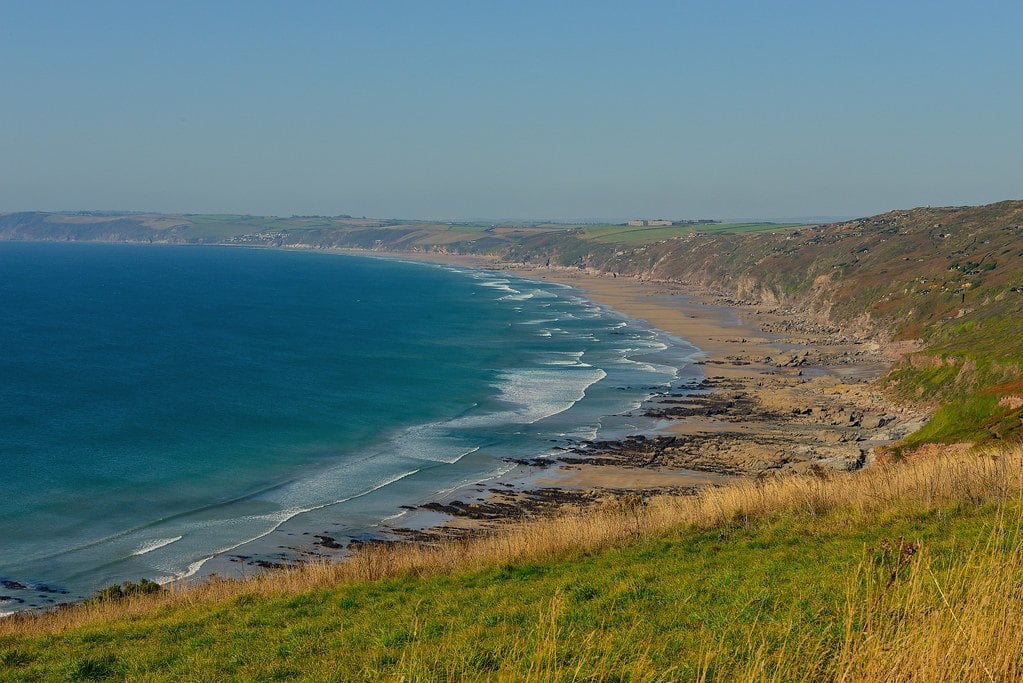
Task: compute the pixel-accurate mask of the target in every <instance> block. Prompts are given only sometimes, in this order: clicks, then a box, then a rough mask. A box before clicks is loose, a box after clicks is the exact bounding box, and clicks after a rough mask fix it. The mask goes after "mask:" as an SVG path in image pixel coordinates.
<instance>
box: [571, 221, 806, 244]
mask: <svg viewBox="0 0 1023 683" xmlns="http://www.w3.org/2000/svg"><path fill="white" fill-rule="evenodd" d="M800 227H804V226H803V225H802V224H799V223H706V224H700V225H672V226H664V227H627V226H621V225H603V226H591V227H587V228H584V229H583V235H584V237H586V238H587V239H590V240H593V241H595V242H599V243H602V244H648V243H652V242H660V241H661V240H666V239H671V238H673V237H680V236H683V235H690V234H693V233H697V232H700V233H707V234H716V233H751V232H780V231H786V230H794V229H797V228H800Z"/></svg>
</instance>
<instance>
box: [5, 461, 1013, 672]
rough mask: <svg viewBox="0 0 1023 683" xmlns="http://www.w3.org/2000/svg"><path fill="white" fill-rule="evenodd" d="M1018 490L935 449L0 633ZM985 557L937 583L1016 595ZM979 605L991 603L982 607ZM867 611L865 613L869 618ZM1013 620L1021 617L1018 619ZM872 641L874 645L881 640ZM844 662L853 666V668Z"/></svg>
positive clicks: (992, 471)
mask: <svg viewBox="0 0 1023 683" xmlns="http://www.w3.org/2000/svg"><path fill="white" fill-rule="evenodd" d="M1021 493H1023V448H1015V449H1010V450H1004V451H1000V452H999V451H988V452H984V453H979V454H978V453H962V452H959V453H953V454H950V455H948V456H942V455H936V456H930V457H924V458H919V459H912V460H910V461H909V462H903V463H897V464H885V465H879V466H875V467H871V468H867V469H865V470H862V471H859V472H855V473H851V474H838V473H836V474H832V475H830V476H826V475H822V476H814V475H807V476H790V477H777V478H768V479H762V480H759V481H747V482H742V483H736V484H732V485H729V486H725V487H721V488H716V489H708V490H705V491H703V492H702V493H700V494H699V495H696V496H689V497H671V496H665V497H658V498H653V499H651V500H649V501H646V502H645V503H642V504H629V503H628V502H626V503H624V504H619V505H616V506H613V507H607V508H603V509H599V510H593V509H587V510H582V511H578V512H574V513H567V514H564V515H562V516H559V517H557V518H553V519H542V520H535V521H531V522H527V523H523V524H517V525H509V526H508V527H507V528H504V529H502V530H500V531H499V532H496V533H492V534H489V535H486V536H481V537H477V538H471V539H466V540H459V541H450V542H444V543H441V544H438V545H434V546H421V545H400V546H387V547H370V548H366V549H364V550H361V551H360V552H358V553H356V554H355V555H354V556H353V557H351V558H350V559H348V560H347V561H345V562H340V563H332V564H311V565H306V566H303V567H301V568H297V569H289V570H279V571H274V572H271V573H268V574H264V575H260V576H256V577H252V578H250V579H246V580H241V581H229V580H220V581H208V582H205V583H202V584H199V585H196V586H187V587H178V588H175V589H173V590H171V591H168V592H166V593H164V594H160V595H155V596H141V597H136V598H131V599H127V600H123V601H116V602H100V603H92V604H86V605H81V606H77V607H75V608H72V609H68V610H63V611H58V612H54V613H50V614H42V615H35V616H23V617H17V618H10V619H5V620H2V621H0V636H2V635H5V634H10V633H21V634H25V633H39V632H59V631H62V630H65V629H68V628H71V627H74V626H79V625H83V624H87V623H94V622H102V621H107V620H113V619H120V618H124V617H128V616H130V615H135V614H140V613H146V612H149V611H151V610H159V609H161V608H163V607H169V606H174V605H194V604H201V603H207V602H216V601H221V600H224V599H227V598H230V597H233V596H237V595H239V594H242V593H253V594H258V595H281V594H291V593H300V592H303V591H307V590H311V589H315V588H318V587H324V586H330V585H336V584H339V583H344V582H352V581H364V580H374V579H379V578H383V577H395V576H403V575H418V576H422V575H428V574H436V573H440V572H449V571H468V570H474V569H479V568H484V567H490V566H494V565H498V564H502V563H507V562H521V561H530V562H538V561H539V562H542V561H544V560H546V559H553V558H557V557H560V556H564V555H565V554H566V553H568V552H572V551H575V550H581V549H584V550H598V549H600V548H605V547H608V546H611V545H615V544H621V543H623V542H627V541H629V540H630V539H634V538H637V537H640V536H643V535H644V534H647V533H650V532H658V531H662V530H665V529H669V528H678V527H687V526H688V527H693V528H710V527H715V526H718V525H722V524H740V525H741V524H745V523H748V522H753V521H756V520H762V519H764V518H767V517H771V516H780V515H809V516H815V515H822V514H825V513H828V512H830V511H834V510H836V509H841V510H842V513H843V516H845V517H846V518H848V519H849V520H850V521H852V522H854V521H855V520H856V519H858V518H861V519H862V518H869V516H871V515H874V514H877V513H879V512H882V511H890V510H892V509H898V508H899V507H901V506H905V505H914V506H917V507H919V506H924V507H927V506H941V505H947V504H949V503H954V502H963V503H976V502H982V501H992V500H999V499H1007V498H1010V497H1012V498H1019V497H1020V496H1021ZM990 561H992V560H990V558H989V556H987V555H984V554H983V552H982V549H978V551H977V554H976V555H975V556H974V557H971V558H969V561H968V562H964V564H963V569H962V575H961V577H960V584H961V585H960V584H957V585H953V586H948V587H943V589H944V590H946V591H947V593H948V594H949V595H951V596H952V597H953V598H954V597H955V596H958V595H960V594H962V593H963V592H964V591H967V590H968V589H969V590H975V589H976V588H977V587H968V586H967V583H969V582H970V581H979V580H984V581H990V582H994V583H992V584H991V586H990V588H991V590H992V591H994V590H995V589H996V587H997V589H998V591H999V592H998V593H997V594H998V595H1013V596H1015V595H1017V593H1018V592H1019V591H1020V589H1019V588H1012V590H1009V589H1010V588H1011V587H1009V586H1003V585H1001V584H998V583H997V582H998V581H1008V580H1009V579H1008V577H1009V576H1010V575H1011V574H1012V571H1011V570H1014V569H1015V567H1009V568H1006V572H1007V573H1006V574H1005V575H1004V576H1003V575H1002V574H999V573H998V572H993V570H992V568H991V567H988V566H986V565H984V562H990ZM923 562H924V560H923V559H915V560H914V564H913V566H914V571H917V572H920V578H919V579H918V580H919V582H920V583H921V585H924V584H926V582H927V578H926V577H927V569H926V565H925V564H923ZM971 563H972V565H971ZM973 565H976V566H977V567H978V568H983V569H984V570H985V574H984V576H983V577H979V576H978V572H977V571H975V570H974V569H973V568H972V566H973ZM982 565H983V567H982ZM992 572H993V573H992ZM999 577H1002V578H999ZM985 595H987V596H988V597H989V598H991V599H993V598H994V596H995V593H992V592H986V593H985ZM886 599H887V598H886ZM951 599H952V598H950V600H951ZM881 603H883V600H882V601H881ZM881 603H879V604H881ZM985 605H986V603H985ZM971 608H975V609H978V610H979V609H980V608H981V605H980V604H979V603H978V604H971ZM1009 608H1010V605H1008V604H1004V605H1002V606H1001V607H1000V609H1006V610H1008V609H1009ZM906 609H907V610H908V611H909V612H912V609H915V607H913V606H912V605H907V607H906ZM984 609H990V608H989V607H987V606H985V607H984ZM985 614H987V612H985ZM872 615H873V613H870V614H868V615H866V616H867V617H870V616H872ZM978 616H979V613H978ZM1021 616H1023V615H1021ZM939 618H941V614H940V612H939V613H938V614H936V615H932V616H930V617H929V618H928V619H927V620H926V621H927V623H931V622H934V621H935V620H937V619H939ZM868 621H869V619H868ZM950 623H954V622H950ZM1016 623H1019V624H1023V619H1021V620H1019V621H1017V622H1016ZM914 624H916V626H914V627H915V628H916V627H919V628H922V627H923V623H922V622H921V623H917V622H914ZM872 628H874V629H875V630H876V629H877V628H879V627H878V626H877V625H875V626H872ZM900 628H903V629H906V628H909V626H908V625H903V626H900ZM949 628H951V626H949ZM971 628H975V627H971ZM976 628H979V627H976ZM950 633H951V632H950ZM956 633H959V634H960V635H959V636H957V638H958V640H956V641H955V642H960V641H962V640H963V638H964V637H963V636H962V634H961V632H960V631H956ZM884 634H885V637H884V638H882V637H881V635H878V636H877V637H876V638H874V639H873V640H871V639H866V640H864V641H863V642H860V641H858V640H856V639H852V638H851V639H850V643H849V648H850V652H853V651H855V652H857V653H858V652H865V651H867V650H865V649H864V648H869V647H870V646H871V643H872V642H881V641H884V642H888V639H889V637H892V638H896V637H897V638H898V639H903V640H904V639H905V638H907V637H909V635H908V631H907V632H904V631H897V632H896V631H891V630H890V627H889V631H885V632H884ZM914 637H915V636H914ZM979 637H982V632H981V631H978V632H977V633H972V632H971V633H970V638H979ZM921 638H922V636H921ZM919 642H921V643H923V642H927V641H925V640H920V641H919ZM969 642H971V643H972V642H973V641H972V640H971V641H969ZM876 647H878V648H880V647H881V645H877V646H876ZM935 647H937V646H935ZM939 649H940V648H939ZM849 656H850V657H852V655H849ZM893 656H894V655H893ZM900 656H906V655H904V654H902V655H900ZM921 656H922V654H921ZM935 656H937V655H935ZM852 668H853V667H852V666H851V665H850V670H852ZM907 680H912V679H907Z"/></svg>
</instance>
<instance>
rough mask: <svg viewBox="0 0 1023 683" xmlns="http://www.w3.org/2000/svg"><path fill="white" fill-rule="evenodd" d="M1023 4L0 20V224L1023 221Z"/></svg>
mask: <svg viewBox="0 0 1023 683" xmlns="http://www.w3.org/2000/svg"><path fill="white" fill-rule="evenodd" d="M1021 29H1023V2H1019V0H1013V1H1011V2H984V1H983V0H978V1H975V2H943V1H941V0H934V1H930V2H900V1H898V0H889V1H887V2H869V1H863V2H837V1H835V2H832V1H830V0H814V1H812V2H784V1H780V0H779V1H772V2H764V1H762V0H758V1H748V2H739V1H729V0H717V1H708V2H697V1H693V2H685V1H681V0H678V1H675V2H657V1H647V2H644V1H642V0H637V1H634V2H621V1H620V0H616V1H614V2H603V1H601V0H594V1H590V2H583V1H579V2H558V1H557V0H546V1H544V2H532V1H530V0H521V1H515V2H500V1H498V0H492V1H486V2H480V1H474V2H456V1H446V0H431V1H429V2H424V1H421V0H408V1H404V2H395V1H391V0H373V1H371V2H367V1H361V2H346V1H340V0H339V1H335V2H316V1H312V0H309V1H306V2H301V3H298V2H283V1H281V2H264V1H258V0H247V1H245V2H209V1H202V2H191V1H188V0H182V1H179V2H173V3H172V2H138V1H137V0H135V1H133V2H104V1H102V0H91V1H90V2H78V1H77V0H73V1H72V0H68V1H67V2H52V1H47V0H31V1H30V2H22V1H20V0H0V211H18V210H83V209H91V210H108V209H118V210H135V211H162V212H196V213H200V212H203V213H251V214H267V215H283V216H287V215H292V214H303V215H304V214H323V215H335V214H351V215H356V216H362V215H366V216H376V217H397V218H431V219H472V218H493V219H500V218H505V219H559V220H575V219H605V220H619V219H624V218H630V217H664V218H675V219H684V218H704V217H707V218H740V217H741V218H759V219H784V218H806V217H847V216H864V215H870V214H873V213H878V212H881V211H885V210H889V209H894V208H909V207H913V206H924V205H932V206H944V205H959V204H981V203H988V202H993V201H999V200H1002V199H1013V198H1023V40H1021V39H1020V31H1021Z"/></svg>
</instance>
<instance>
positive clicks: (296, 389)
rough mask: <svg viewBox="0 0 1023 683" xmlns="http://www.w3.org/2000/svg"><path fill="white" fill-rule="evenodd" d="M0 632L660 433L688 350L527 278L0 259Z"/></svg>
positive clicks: (293, 547) (430, 269)
mask: <svg viewBox="0 0 1023 683" xmlns="http://www.w3.org/2000/svg"><path fill="white" fill-rule="evenodd" d="M0 297H2V301H0V344H2V348H0V493H2V495H0V613H11V612H15V611H18V610H22V609H29V608H37V607H46V606H48V605H54V604H58V603H63V602H68V601H74V600H79V599H82V598H84V597H88V596H89V595H91V594H93V593H94V592H95V591H96V590H98V589H100V588H102V587H104V586H109V585H111V584H116V583H121V582H123V581H128V580H131V581H137V580H139V579H142V578H147V579H150V580H155V581H159V582H164V583H166V582H169V581H173V580H178V579H183V578H186V577H190V576H191V577H196V576H201V575H203V573H209V572H211V571H213V570H215V571H216V572H217V573H227V574H230V573H231V571H232V568H236V570H237V571H238V572H241V573H244V572H245V571H251V568H252V566H253V562H257V563H258V562H259V561H260V560H262V561H263V562H264V566H265V564H266V563H270V564H272V563H273V562H275V561H280V562H287V561H288V560H289V558H293V557H294V556H295V554H296V553H298V552H300V551H303V549H307V548H308V547H309V545H310V542H311V541H312V539H314V538H315V537H316V536H318V535H319V536H321V537H322V535H323V534H329V538H331V539H352V538H368V537H372V536H373V534H374V533H377V532H378V530H379V529H380V528H381V525H388V524H390V525H392V526H394V525H395V524H396V522H395V520H396V519H398V523H400V517H401V516H402V515H403V514H406V512H407V511H408V509H409V508H410V507H413V506H417V505H420V504H423V503H425V502H428V501H431V500H436V499H437V498H438V497H439V496H443V495H445V494H447V493H449V492H451V491H454V490H457V489H458V487H460V486H466V485H469V484H473V483H477V482H484V483H485V482H488V481H489V482H492V481H495V480H497V479H500V478H501V477H502V476H506V475H507V474H508V473H509V472H510V471H511V470H512V469H514V468H515V467H520V465H516V464H515V461H517V460H524V459H526V460H528V459H533V458H553V457H556V455H557V454H558V453H559V452H560V451H559V449H562V448H566V447H571V445H572V444H577V443H579V442H580V441H584V440H590V439H598V438H615V437H618V436H623V435H625V434H629V433H636V432H637V431H643V430H649V429H651V428H652V427H654V426H655V425H653V424H652V421H651V420H650V419H649V418H645V417H643V415H642V409H641V405H642V403H643V402H644V401H645V400H647V399H648V398H650V397H651V396H653V395H655V394H658V393H662V392H665V391H674V390H684V389H685V388H686V387H689V386H693V385H694V384H695V382H696V381H698V377H699V373H698V371H697V368H696V367H695V366H694V365H693V359H694V358H695V357H696V355H697V354H698V350H697V349H696V348H695V347H693V346H691V345H690V344H688V343H686V342H685V341H684V340H681V339H678V338H675V337H671V336H669V335H667V334H665V333H663V332H661V331H659V330H656V329H654V328H651V327H650V326H649V325H646V324H645V323H643V322H640V321H637V320H634V319H630V318H628V317H626V316H624V315H622V314H620V313H618V312H616V311H613V310H610V309H608V308H605V307H602V306H599V305H597V304H595V303H593V302H592V301H590V300H588V299H587V298H586V297H585V296H584V295H583V294H582V293H581V292H580V291H578V290H576V289H573V288H571V287H567V286H564V285H559V284H555V283H551V282H546V281H542V280H531V279H524V278H520V277H514V276H512V275H509V274H506V273H503V272H491V271H486V270H476V269H471V268H464V267H459V266H448V265H436V264H424V263H415V262H407V261H402V260H397V259H393V258H373V257H365V256H352V255H342V254H329V253H323V252H313V251H285V250H263V249H243V248H228V247H186V246H152V245H128V244H81V243H16V242H6V243H0Z"/></svg>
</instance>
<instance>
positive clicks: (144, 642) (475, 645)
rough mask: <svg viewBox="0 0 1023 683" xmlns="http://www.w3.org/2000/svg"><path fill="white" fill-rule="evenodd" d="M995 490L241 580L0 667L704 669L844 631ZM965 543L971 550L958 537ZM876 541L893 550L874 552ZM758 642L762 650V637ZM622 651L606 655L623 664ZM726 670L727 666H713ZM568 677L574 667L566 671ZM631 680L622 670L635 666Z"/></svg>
mask: <svg viewBox="0 0 1023 683" xmlns="http://www.w3.org/2000/svg"><path fill="white" fill-rule="evenodd" d="M994 516H995V515H994V508H993V507H990V506H987V507H970V506H961V505H953V506H944V507H939V508H930V509H925V508H922V507H921V508H912V507H908V508H905V509H901V510H897V511H892V512H891V513H889V514H882V515H879V516H877V517H875V518H873V519H872V521H871V522H870V523H866V524H864V523H862V521H857V522H855V523H853V522H850V519H849V516H848V515H845V514H842V513H841V512H838V513H832V514H828V515H823V516H813V515H790V516H786V517H778V518H768V519H764V520H762V521H760V522H755V523H753V524H750V525H748V526H744V525H728V526H723V527H718V528H713V529H710V530H705V531H675V532H669V533H659V534H656V535H653V536H650V537H646V538H643V539H640V540H637V541H635V542H633V543H630V544H627V545H625V546H624V547H618V548H612V549H609V550H605V551H602V552H593V553H575V554H572V555H569V556H566V557H562V558H561V559H558V560H555V561H550V562H547V563H544V564H536V563H519V564H506V565H501V566H495V567H491V568H488V569H485V570H482V571H473V572H462V573H455V574H444V575H439V576H434V577H429V578H416V577H405V578H397V579H387V580H381V581H375V582H362V583H356V584H353V585H347V586H343V587H336V588H331V589H323V590H315V591H312V592H308V593H304V594H298V595H289V596H282V597H272V598H271V597H262V596H259V595H255V594H243V595H240V596H237V597H234V598H232V599H230V600H227V601H223V602H220V603H203V604H197V605H194V606H191V607H171V608H163V609H161V610H159V611H156V612H153V613H146V614H144V615H142V616H139V617H131V618H124V619H121V620H118V621H114V622H112V623H102V624H99V625H91V626H84V627H78V628H73V629H71V630H69V631H67V632H64V633H58V634H46V635H33V636H13V637H12V636H8V637H4V638H3V639H0V663H2V664H0V680H4V681H42V680H125V679H128V680H140V679H144V680H189V681H231V680H246V681H276V680H335V681H351V680H378V679H384V680H388V679H397V678H399V677H400V676H401V675H402V674H408V675H409V676H410V678H411V679H412V680H483V679H487V678H490V677H493V676H495V675H496V674H497V673H498V672H500V673H501V674H502V675H503V676H505V677H506V678H507V679H508V680H515V679H518V678H524V677H527V675H529V674H530V667H531V666H533V665H534V664H535V662H536V661H537V660H538V659H543V658H552V662H553V663H554V664H557V667H558V668H560V669H561V670H564V671H565V672H566V676H565V678H564V679H565V680H567V679H568V676H567V673H571V672H573V671H576V670H578V673H579V679H580V680H588V678H587V676H588V675H590V674H593V673H594V672H603V673H604V674H606V673H607V671H608V670H609V668H610V669H616V670H621V671H627V670H628V669H629V668H630V667H632V666H634V665H637V663H640V665H641V666H642V668H643V669H644V670H646V671H656V672H664V676H663V680H691V679H693V678H694V677H695V676H697V674H698V673H699V669H700V668H701V663H702V661H703V655H704V654H705V653H707V652H728V653H731V654H732V655H733V656H732V657H730V658H729V661H730V662H731V664H730V666H732V665H735V666H741V665H742V664H743V658H744V657H749V658H752V657H755V656H759V655H758V654H757V653H748V654H747V655H742V654H741V653H743V652H745V651H746V650H747V649H748V643H749V642H750V640H751V639H752V638H753V635H754V633H755V634H756V639H757V640H758V641H760V642H762V643H766V647H767V648H769V649H772V650H773V649H781V648H784V647H786V646H789V647H790V646H791V642H792V639H793V637H794V636H793V634H794V633H795V634H798V636H799V638H801V639H805V640H807V641H813V642H823V643H825V646H826V647H833V648H836V649H837V648H838V647H839V645H840V642H841V639H842V637H843V631H842V623H843V616H844V614H845V603H846V599H847V595H846V587H847V585H848V582H849V577H850V576H852V575H854V574H855V573H856V570H857V567H858V566H859V565H860V564H861V563H862V562H864V561H874V562H877V561H884V558H883V557H880V555H879V554H878V553H879V551H878V550H876V549H877V548H879V547H880V546H882V545H883V544H884V542H885V541H886V540H889V541H892V540H894V539H897V538H899V537H905V538H907V539H912V540H919V541H922V542H923V543H924V544H925V545H926V546H927V547H928V548H929V551H930V553H931V554H932V556H934V557H935V558H936V560H937V564H938V566H942V565H943V564H945V565H951V564H953V563H954V562H955V559H956V556H957V555H956V553H957V552H958V551H959V550H961V549H962V548H964V547H969V546H970V545H971V544H972V539H974V538H976V537H978V536H979V535H981V533H982V531H983V530H984V529H985V528H986V527H988V526H989V525H990V524H991V523H992V521H993V519H994ZM957 549H958V550H957ZM879 557H880V559H878V558H879ZM761 654H762V653H761ZM609 662H610V664H609ZM710 673H711V675H712V677H714V676H715V675H716V676H718V677H719V678H720V679H721V680H727V679H728V678H729V674H730V673H731V671H730V670H726V669H720V668H718V669H713V668H712V670H711V671H710ZM557 680H561V678H560V677H559V678H558V679H557ZM622 680H624V679H622Z"/></svg>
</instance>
